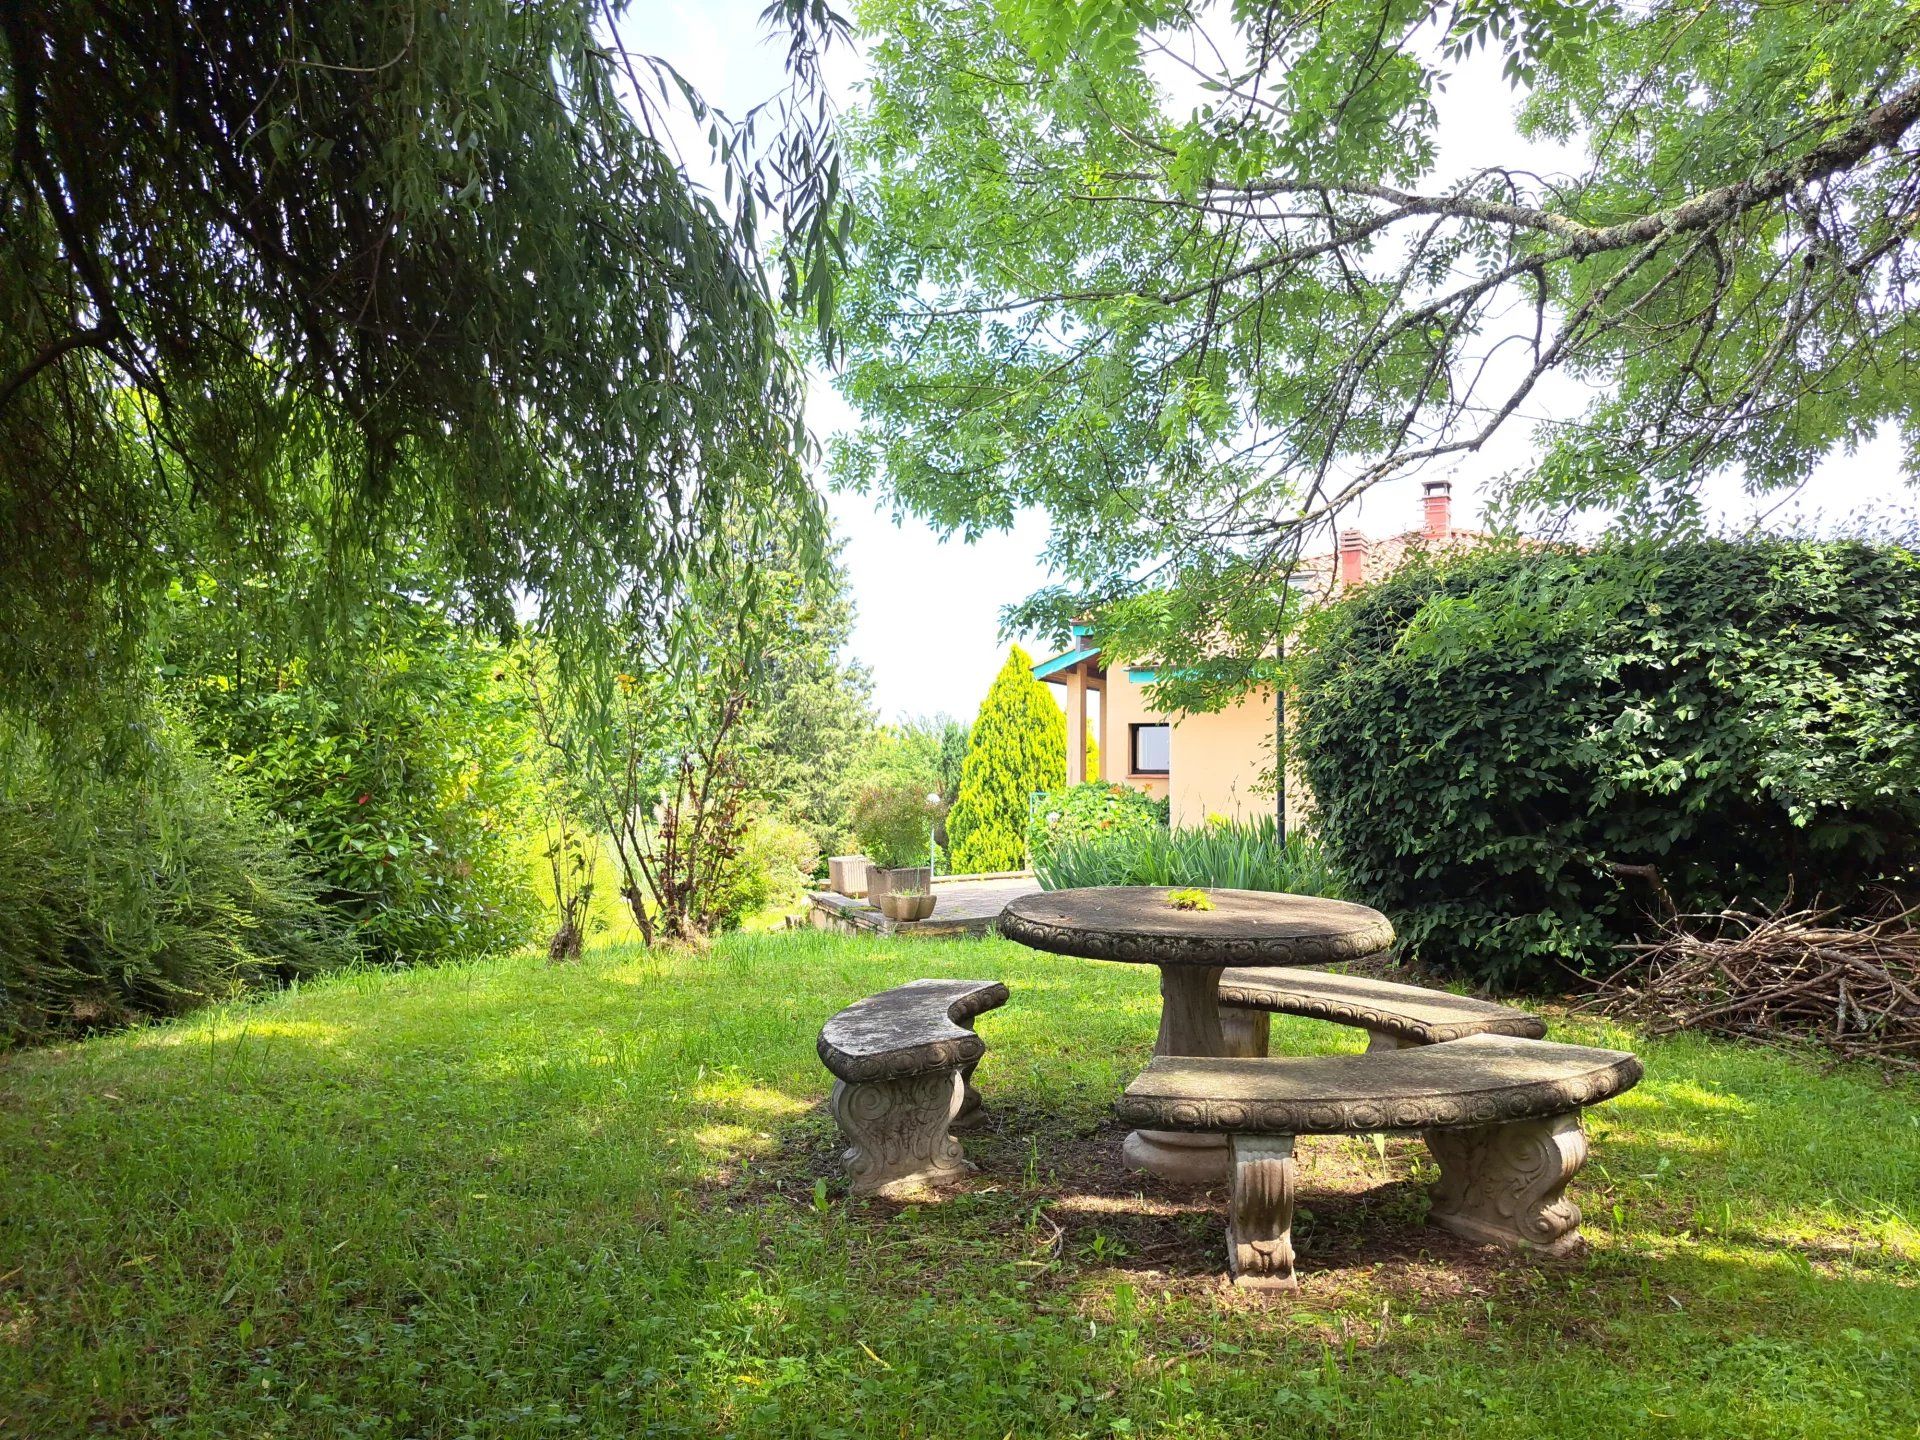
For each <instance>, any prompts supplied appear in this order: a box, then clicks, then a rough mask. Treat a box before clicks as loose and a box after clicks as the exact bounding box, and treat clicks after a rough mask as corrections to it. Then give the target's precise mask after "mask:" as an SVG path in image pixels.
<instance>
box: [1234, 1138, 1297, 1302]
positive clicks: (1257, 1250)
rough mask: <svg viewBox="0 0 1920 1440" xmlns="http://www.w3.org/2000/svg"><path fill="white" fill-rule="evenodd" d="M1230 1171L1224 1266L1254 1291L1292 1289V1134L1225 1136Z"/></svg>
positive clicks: (1293, 1286)
mask: <svg viewBox="0 0 1920 1440" xmlns="http://www.w3.org/2000/svg"><path fill="white" fill-rule="evenodd" d="M1227 1143H1228V1146H1229V1153H1230V1154H1231V1156H1232V1158H1233V1172H1232V1175H1231V1178H1230V1179H1229V1182H1228V1184H1229V1192H1228V1200H1227V1204H1228V1210H1227V1269H1228V1271H1229V1272H1230V1273H1231V1274H1232V1276H1233V1283H1234V1284H1236V1285H1241V1286H1245V1287H1247V1288H1249V1289H1256V1290H1298V1289H1299V1288H1300V1282H1299V1281H1298V1280H1296V1279H1295V1278H1294V1274H1293V1137H1292V1136H1291V1135H1233V1136H1230V1137H1228V1141H1227Z"/></svg>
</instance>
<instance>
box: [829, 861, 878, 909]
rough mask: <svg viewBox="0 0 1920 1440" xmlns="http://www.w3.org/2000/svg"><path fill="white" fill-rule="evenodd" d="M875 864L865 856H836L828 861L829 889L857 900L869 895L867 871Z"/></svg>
mask: <svg viewBox="0 0 1920 1440" xmlns="http://www.w3.org/2000/svg"><path fill="white" fill-rule="evenodd" d="M872 868H873V862H872V861H871V860H869V859H868V858H867V857H866V856H864V855H835V856H834V857H833V858H832V859H831V860H829V861H827V888H828V889H830V890H832V891H833V893H834V894H836V895H845V896H846V897H847V898H849V899H853V900H857V899H859V898H860V897H861V896H862V895H865V894H866V893H867V871H869V870H871V869H872Z"/></svg>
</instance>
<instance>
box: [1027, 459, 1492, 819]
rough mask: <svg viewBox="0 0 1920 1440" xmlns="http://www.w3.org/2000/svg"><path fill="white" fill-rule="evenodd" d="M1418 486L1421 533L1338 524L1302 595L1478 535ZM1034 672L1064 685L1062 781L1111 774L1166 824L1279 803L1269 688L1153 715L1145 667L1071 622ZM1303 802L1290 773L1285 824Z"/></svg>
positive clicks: (1439, 486)
mask: <svg viewBox="0 0 1920 1440" xmlns="http://www.w3.org/2000/svg"><path fill="white" fill-rule="evenodd" d="M1425 488H1426V494H1425V497H1424V499H1423V502H1422V508H1423V510H1424V517H1423V520H1424V523H1423V524H1422V525H1421V527H1420V529H1418V530H1410V531H1407V532H1406V533H1405V534H1401V535H1393V536H1389V537H1387V538H1385V539H1383V540H1379V541H1370V540H1369V539H1368V538H1367V536H1366V535H1365V534H1364V533H1363V532H1361V531H1359V530H1345V531H1342V532H1341V534H1340V548H1339V550H1338V551H1337V552H1335V553H1333V554H1322V555H1314V556H1309V557H1307V558H1305V559H1303V560H1302V561H1301V562H1300V565H1299V568H1298V573H1299V574H1301V575H1303V576H1304V577H1305V578H1306V579H1307V581H1308V582H1309V583H1308V593H1309V594H1312V593H1316V590H1317V592H1318V593H1321V594H1332V593H1336V592H1337V591H1339V590H1341V589H1344V588H1346V587H1349V586H1353V585H1362V584H1365V583H1366V582H1367V581H1369V580H1375V579H1378V578H1379V577H1380V576H1382V575H1385V574H1386V573H1388V572H1389V571H1391V570H1393V569H1394V568H1395V567H1397V566H1398V565H1399V564H1400V562H1401V561H1402V560H1403V559H1404V558H1405V557H1406V555H1407V553H1408V551H1409V550H1410V549H1414V548H1423V549H1431V548H1442V547H1453V546H1458V545H1470V544H1472V543H1474V542H1475V541H1477V540H1479V539H1481V538H1483V537H1482V533H1481V532H1480V531H1477V530H1456V529H1455V528H1454V527H1453V513H1452V511H1453V501H1452V493H1451V491H1452V487H1451V485H1450V484H1449V482H1447V481H1445V480H1429V481H1427V482H1426V487H1425ZM1316 582H1317V584H1316ZM1033 674H1034V678H1035V679H1038V680H1045V681H1046V682H1047V683H1048V684H1050V685H1059V686H1062V687H1064V689H1065V697H1064V698H1065V701H1066V706H1065V708H1066V712H1067V783H1068V784H1069V785H1077V784H1080V783H1082V782H1083V781H1087V780H1112V781H1119V782H1121V783H1124V784H1127V785H1131V786H1133V787H1134V788H1135V789H1137V790H1143V791H1145V792H1146V793H1147V794H1149V795H1151V796H1153V797H1154V798H1155V799H1158V798H1159V797H1160V796H1162V795H1165V796H1168V797H1169V804H1168V815H1169V819H1170V821H1171V823H1172V824H1174V825H1175V826H1190V825H1200V824H1204V823H1205V822H1206V821H1207V819H1208V817H1210V816H1213V815H1224V816H1226V817H1227V818H1228V819H1233V820H1250V819H1253V818H1254V817H1256V816H1260V815H1272V814H1274V813H1275V812H1276V810H1277V809H1278V800H1277V797H1276V796H1275V794H1274V787H1273V783H1272V774H1273V758H1274V754H1275V750H1276V747H1275V744H1274V740H1275V735H1276V727H1277V725H1278V724H1279V721H1280V712H1279V709H1278V707H1276V705H1275V703H1274V694H1273V692H1272V691H1271V690H1264V689H1263V690H1258V691H1255V692H1254V693H1252V694H1250V695H1248V696H1245V697H1244V698H1242V699H1241V700H1239V701H1237V702H1236V703H1234V704H1232V705H1230V706H1228V707H1227V708H1225V709H1224V710H1220V711H1218V712H1216V713H1214V714H1210V715H1171V716H1170V715H1165V714H1161V713H1159V712H1158V711H1156V710H1155V709H1154V708H1153V705H1152V703H1151V702H1150V701H1149V700H1148V698H1147V690H1146V687H1147V686H1149V685H1151V684H1152V683H1153V680H1154V671H1153V669H1152V667H1150V666H1138V665H1136V666H1119V665H1113V666H1109V665H1107V664H1105V663H1104V662H1103V661H1102V659H1101V655H1100V648H1099V644H1098V642H1097V640H1096V639H1095V638H1094V636H1093V632H1092V628H1091V627H1090V626H1087V625H1074V626H1073V627H1071V635H1070V638H1069V644H1068V648H1067V649H1066V650H1065V651H1063V652H1062V653H1061V654H1058V655H1055V656H1054V657H1053V658H1052V659H1050V660H1044V661H1042V662H1041V663H1040V664H1038V665H1036V666H1034V667H1033ZM1089 733H1091V734H1092V735H1093V736H1094V737H1095V739H1096V741H1097V744H1098V748H1099V755H1098V759H1097V761H1096V764H1095V770H1096V772H1097V773H1095V774H1092V775H1089V774H1088V773H1087V751H1086V744H1085V738H1084V737H1085V736H1086V735H1088V734H1089ZM1263 775H1264V776H1265V777H1266V778H1265V780H1264V782H1263V780H1262V777H1263ZM1311 808H1312V804H1311V797H1310V796H1309V795H1308V794H1307V790H1306V787H1305V785H1303V784H1302V783H1300V781H1299V778H1298V777H1297V776H1289V778H1288V783H1287V816H1286V821H1287V825H1288V826H1289V827H1292V826H1294V825H1297V824H1299V823H1300V821H1301V820H1303V819H1304V818H1305V817H1306V815H1307V814H1308V813H1310V812H1311Z"/></svg>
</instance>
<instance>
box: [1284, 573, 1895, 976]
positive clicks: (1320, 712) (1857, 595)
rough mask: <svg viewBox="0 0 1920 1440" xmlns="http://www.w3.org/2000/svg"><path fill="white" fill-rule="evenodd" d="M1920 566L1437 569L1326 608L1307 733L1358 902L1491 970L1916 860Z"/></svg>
mask: <svg viewBox="0 0 1920 1440" xmlns="http://www.w3.org/2000/svg"><path fill="white" fill-rule="evenodd" d="M1917 579H1920V560H1917V559H1916V557H1915V556H1914V555H1913V554H1911V553H1910V552H1908V551H1904V550H1898V549H1890V548H1889V549H1876V548H1874V547H1871V546H1866V545H1861V544H1853V543H1847V544H1813V543H1784V542H1780V543H1766V544H1731V543H1726V542H1713V543H1698V544H1689V545H1680V546H1671V547H1665V548H1660V549H1653V548H1649V549H1631V548H1624V547H1613V548H1607V549H1602V550H1599V551H1595V552H1591V553H1579V552H1572V551H1559V550H1540V551H1533V552H1526V551H1522V552H1517V553H1508V554H1497V553H1496V554H1482V555H1478V556H1475V557H1472V558H1469V559H1466V560H1463V561H1459V562H1457V563H1455V564H1453V565H1450V566H1443V567H1432V566H1419V565H1416V566H1413V567H1409V568H1407V569H1405V570H1403V571H1401V572H1400V573H1398V574H1396V575H1394V576H1392V577H1390V578H1388V579H1386V580H1384V581H1381V582H1378V583H1375V584H1372V585H1369V586H1367V587H1366V588H1365V589H1364V590H1362V591H1359V592H1358V593H1357V594H1355V595H1354V596H1353V597H1351V598H1349V599H1347V600H1345V601H1344V602H1342V603H1341V604H1340V605H1338V606H1337V607H1335V608H1334V609H1332V610H1331V611H1330V612H1328V613H1327V615H1326V616H1325V618H1324V620H1323V621H1322V622H1321V625H1320V627H1318V628H1317V630H1316V633H1315V634H1314V635H1313V636H1312V640H1311V651H1310V653H1309V654H1308V656H1307V657H1306V659H1305V661H1304V663H1303V664H1302V665H1301V667H1300V670H1299V678H1300V704H1299V707H1298V713H1299V714H1300V715H1301V719H1300V723H1299V728H1298V731H1297V734H1296V738H1295V744H1296V747H1297V751H1298V753H1299V755H1300V756H1301V757H1302V761H1303V764H1304V768H1305V770H1306V773H1307V777H1308V779H1309V781H1310V783H1311V785H1312V786H1313V790H1314V794H1315V797H1316V799H1317V801H1318V804H1319V812H1320V818H1319V826H1320V832H1321V834H1322V836H1323V837H1324V839H1325V841H1326V843H1327V845H1328V847H1329V849H1330V850H1331V852H1332V854H1333V858H1334V859H1335V861H1336V863H1338V864H1339V865H1340V866H1341V867H1342V868H1343V870H1344V871H1345V872H1346V873H1347V874H1348V875H1350V876H1351V878H1352V880H1353V882H1354V885H1355V889H1356V893H1357V895H1358V896H1359V897H1360V898H1364V899H1367V900H1368V901H1369V903H1372V904H1377V905H1380V906H1381V907H1383V908H1384V909H1385V910H1386V911H1387V912H1388V913H1389V914H1391V915H1392V916H1393V917H1394V923H1395V926H1396V927H1397V928H1398V929H1399V931H1400V935H1401V939H1402V941H1403V943H1404V944H1405V945H1406V947H1407V948H1408V949H1409V950H1410V951H1411V952H1412V953H1413V954H1414V955H1416V956H1418V957H1419V958H1420V959H1421V960H1422V961H1423V962H1425V963H1428V964H1431V965H1434V966H1436V967H1439V968H1442V969H1450V970H1454V971H1456V972H1458V973H1460V974H1461V975H1463V976H1465V977H1466V978H1469V979H1472V980H1474V981H1476V982H1479V983H1485V984H1497V985H1527V984H1545V983H1551V982H1552V981H1553V980H1554V979H1555V978H1556V975H1557V974H1558V972H1559V970H1560V967H1562V966H1565V967H1568V968H1570V969H1572V970H1575V971H1588V972H1590V971H1592V970H1593V969H1596V968H1605V967H1606V966H1607V965H1608V964H1609V952H1610V947H1611V945H1612V944H1613V943H1614V942H1616V941H1617V940H1619V939H1621V938H1623V937H1626V936H1629V935H1632V934H1634V933H1636V932H1637V931H1640V930H1643V929H1644V928H1646V927H1647V926H1648V925H1649V924H1650V923H1651V922H1652V921H1654V920H1657V919H1658V918H1660V916H1659V914H1658V911H1659V904H1658V898H1657V895H1656V894H1655V892H1654V891H1652V890H1651V889H1650V888H1649V887H1648V886H1647V884H1646V882H1645V881H1644V880H1642V879H1637V878H1635V876H1636V873H1637V872H1635V871H1633V870H1632V869H1627V870H1621V869H1618V868H1616V867H1618V866H1627V867H1635V866H1647V865H1651V866H1652V867H1654V870H1655V871H1656V872H1657V873H1658V874H1659V876H1660V877H1661V880H1662V882H1663V883H1664V885H1665V886H1666V887H1667V889H1668V890H1669V891H1670V892H1671V893H1672V895H1673V896H1674V897H1675V899H1676V902H1677V903H1678V904H1680V905H1681V906H1682V907H1683V908H1687V909H1702V910H1713V909H1717V908H1718V907H1720V906H1721V905H1724V904H1731V903H1734V902H1736V901H1739V902H1745V903H1749V904H1768V903H1772V902H1775V901H1777V900H1780V899H1782V898H1784V897H1785V896H1786V895H1787V894H1788V893H1792V894H1793V895H1795V896H1798V897H1801V898H1803V899H1806V898H1810V897H1812V896H1815V895H1818V896H1820V897H1821V898H1822V899H1823V900H1824V901H1826V902H1832V903H1846V902H1848V901H1851V900H1855V899H1858V898H1860V897H1861V896H1863V895H1864V894H1866V893H1867V892H1868V891H1869V890H1870V889H1871V887H1873V886H1875V885H1879V884H1888V885H1893V886H1896V887H1898V886H1900V885H1905V884H1911V883H1912V882H1913V879H1914V877H1915V874H1916V871H1920V801H1916V798H1915V797H1916V796H1917V795H1920V638H1916V637H1920V587H1917V586H1916V584H1915V581H1916V580H1917Z"/></svg>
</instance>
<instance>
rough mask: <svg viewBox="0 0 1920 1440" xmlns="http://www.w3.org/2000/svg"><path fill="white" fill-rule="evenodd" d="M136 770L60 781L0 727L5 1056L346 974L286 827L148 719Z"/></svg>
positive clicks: (19, 730)
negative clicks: (327, 974)
mask: <svg viewBox="0 0 1920 1440" xmlns="http://www.w3.org/2000/svg"><path fill="white" fill-rule="evenodd" d="M151 733H152V736H153V740H154V743H155V747H156V753H154V754H153V755H152V756H150V757H149V758H148V760H147V762H146V764H145V766H144V768H141V769H139V770H133V771H125V772H117V771H103V770H100V769H94V768H88V769H78V768H63V767H61V766H58V765H56V764H55V763H54V762H53V761H52V760H51V759H50V758H49V756H48V755H47V753H46V747H45V746H44V745H43V744H42V743H41V742H40V739H39V737H38V736H37V735H36V734H35V733H33V732H32V731H30V730H28V729H26V728H24V727H21V726H17V725H13V724H10V723H7V722H6V721H4V720H0V1050H5V1049H7V1048H8V1047H9V1046H11V1045H15V1044H19V1043H22V1042H28V1041H36V1040H45V1039H51V1038H54V1037H56V1036H60V1035H65V1034H73V1033H77V1032H84V1031H88V1030H96V1029H103V1028H107V1027H110V1026H115V1025H123V1024H126V1023H127V1022H129V1021H131V1020H134V1019H137V1018H139V1017H142V1016H167V1015H178V1014H180V1013H182V1012H184V1011H187V1010H190V1009H192V1008H194V1007H195V1006H196V1005H202V1004H205V1003H207V1002H208V1001H212V1000H222V999H227V998H229V997H231V996H234V995H237V994H239V993H240V992H241V991H243V990H246V989H248V988H252V987H258V986H270V985H273V984H276V983H279V982H281V981H285V980H288V979H292V978H294V977H295V976H299V975H308V974H313V973H315V972H317V971H320V970H325V969H328V968H330V967H332V966H335V965H339V964H343V963H345V962H346V961H347V960H348V959H349V958H350V957H351V955H352V950H351V947H350V946H349V945H348V944H347V943H346V940H345V937H344V936H343V935H342V934H341V933H340V928H339V926H338V924H337V923H336V922H335V920H334V918H333V917H332V915H331V914H330V912H329V911H328V910H327V909H326V907H325V906H323V905H322V904H321V903H320V900H319V897H318V885H317V882H316V881H315V879H314V878H313V876H312V874H311V870H310V867H309V866H308V864H307V863H306V862H305V861H304V860H303V859H302V858H301V857H300V855H299V853H298V852H297V850H296V849H295V846H294V842H293V837H292V836H291V835H290V834H289V833H288V831H287V829H286V827H285V826H283V825H280V824H278V823H276V822H274V821H273V820H271V819H270V818H268V817H267V816H266V815H264V814H262V813H261V811H260V809H259V807H258V806H257V805H255V804H254V803H253V802H252V800H251V799H250V798H249V797H248V795H247V794H246V793H245V792H244V791H243V790H242V789H241V787H240V785H239V783H238V782H237V781H236V779H235V778H234V777H233V776H231V775H229V774H227V773H226V772H224V771H222V770H220V769H218V768H217V767H216V766H214V765H213V764H212V763H211V762H209V761H208V760H206V759H205V758H204V757H203V756H201V755H199V754H198V753H196V751H195V750H194V747H193V745H192V741H191V737H190V736H189V735H188V734H187V733H186V730H185V726H184V725H183V724H182V723H181V722H179V721H177V720H173V719H168V718H165V717H156V719H155V722H154V727H153V730H152V732H151Z"/></svg>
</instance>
